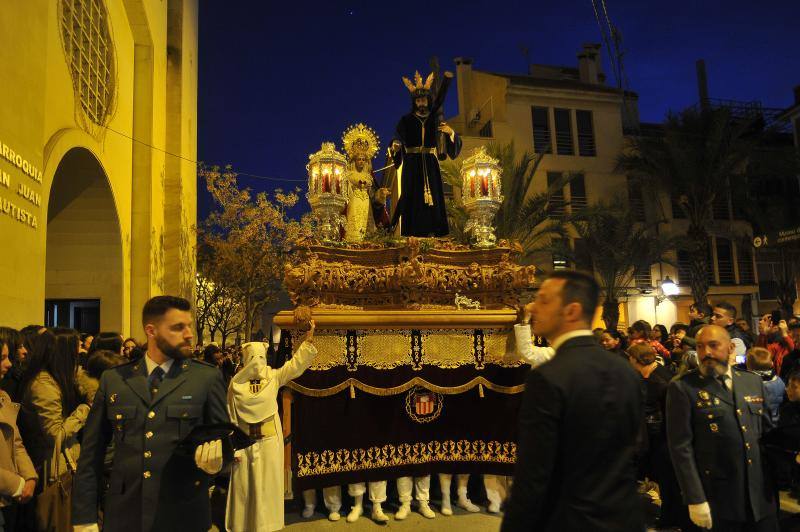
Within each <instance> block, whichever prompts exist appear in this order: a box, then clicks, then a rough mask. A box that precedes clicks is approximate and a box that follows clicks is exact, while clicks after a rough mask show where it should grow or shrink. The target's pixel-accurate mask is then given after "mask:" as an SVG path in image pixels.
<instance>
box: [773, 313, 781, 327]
mask: <svg viewBox="0 0 800 532" xmlns="http://www.w3.org/2000/svg"><path fill="white" fill-rule="evenodd" d="M782 319H783V316H782V315H781V311H780V310H773V311H772V325H774V326H776V327H777V326H778V323H780V321H781V320H782Z"/></svg>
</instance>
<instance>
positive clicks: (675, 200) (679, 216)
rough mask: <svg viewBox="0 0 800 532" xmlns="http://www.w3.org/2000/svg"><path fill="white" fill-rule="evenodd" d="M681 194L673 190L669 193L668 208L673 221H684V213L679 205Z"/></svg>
mask: <svg viewBox="0 0 800 532" xmlns="http://www.w3.org/2000/svg"><path fill="white" fill-rule="evenodd" d="M681 195H682V193H681V192H680V191H675V190H673V191H672V192H670V195H669V199H670V206H671V207H672V217H673V218H674V219H675V220H684V219H685V218H686V213H685V212H684V210H683V207H681V205H680V200H681Z"/></svg>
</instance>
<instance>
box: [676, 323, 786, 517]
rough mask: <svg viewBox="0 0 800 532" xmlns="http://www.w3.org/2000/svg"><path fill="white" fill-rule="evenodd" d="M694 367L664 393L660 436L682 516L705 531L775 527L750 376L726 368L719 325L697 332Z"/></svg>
mask: <svg viewBox="0 0 800 532" xmlns="http://www.w3.org/2000/svg"><path fill="white" fill-rule="evenodd" d="M696 339H697V356H698V359H699V364H700V365H699V368H698V369H697V370H693V371H690V372H689V373H687V374H686V375H684V376H683V377H680V378H679V379H677V380H675V381H673V382H672V383H671V384H670V386H669V389H668V391H667V441H668V444H669V452H670V456H671V457H672V463H673V465H674V467H675V473H676V475H677V477H678V483H679V484H680V487H681V491H682V492H683V498H684V502H685V503H686V504H687V505H688V506H689V517H690V518H691V520H692V522H693V523H694V524H695V525H697V526H698V527H701V528H708V529H711V528H713V530H748V531H749V530H753V531H767V530H770V531H773V530H775V531H776V530H778V523H777V517H776V503H775V499H774V496H773V495H774V493H773V488H772V486H771V485H770V483H769V479H768V478H767V477H766V476H765V473H764V463H763V459H762V455H761V451H760V447H759V440H760V438H761V435H762V434H763V433H764V432H766V430H767V429H768V428H770V421H769V418H768V416H767V410H766V408H765V407H764V406H765V405H764V386H763V384H762V382H761V378H760V377H759V376H758V375H755V374H753V373H749V372H747V371H740V370H737V369H734V368H732V365H733V363H734V357H735V349H736V348H735V346H734V344H733V342H731V337H730V335H729V334H728V332H727V331H726V330H725V329H724V328H723V327H721V326H718V325H708V326H706V327H703V328H702V329H700V331H699V332H698V334H697V338H696Z"/></svg>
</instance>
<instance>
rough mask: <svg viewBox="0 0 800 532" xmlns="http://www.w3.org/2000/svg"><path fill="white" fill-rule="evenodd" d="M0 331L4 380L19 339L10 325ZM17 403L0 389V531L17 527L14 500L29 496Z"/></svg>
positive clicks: (31, 473) (31, 475) (32, 474)
mask: <svg viewBox="0 0 800 532" xmlns="http://www.w3.org/2000/svg"><path fill="white" fill-rule="evenodd" d="M2 329H5V330H3V331H0V379H3V381H5V379H6V378H8V375H9V372H10V370H11V369H12V365H11V357H10V355H11V354H12V353H14V350H15V349H16V344H14V343H13V342H17V341H19V338H18V336H19V335H18V334H11V331H13V333H16V331H15V330H14V329H9V328H8V327H2ZM18 413H19V405H17V404H15V403H13V402H11V398H10V397H9V395H8V394H7V393H6V392H5V391H4V390H0V508H2V512H1V513H0V531H2V530H5V529H7V530H17V521H18V519H17V517H18V513H17V510H18V508H17V507H16V505H15V504H14V503H26V502H28V501H29V500H30V499H31V497H33V490H34V488H35V487H36V479H37V475H36V470H35V469H34V467H33V464H32V463H31V459H30V458H29V457H28V453H27V452H26V451H25V446H24V445H23V444H22V438H21V437H20V434H19V429H18V428H17V414H18Z"/></svg>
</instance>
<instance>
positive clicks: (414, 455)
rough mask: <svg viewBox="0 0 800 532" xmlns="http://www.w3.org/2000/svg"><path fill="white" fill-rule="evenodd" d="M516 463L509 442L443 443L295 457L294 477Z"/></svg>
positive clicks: (515, 447)
mask: <svg viewBox="0 0 800 532" xmlns="http://www.w3.org/2000/svg"><path fill="white" fill-rule="evenodd" d="M516 459H517V445H516V444H515V443H513V442H499V441H488V442H485V441H483V440H473V441H469V440H444V441H441V442H440V441H432V442H427V443H424V442H418V443H403V444H400V445H392V444H386V445H382V446H380V447H377V446H376V447H368V448H366V449H338V450H335V451H334V450H324V451H321V452H308V453H298V454H297V476H298V478H302V477H309V476H317V475H330V474H333V473H349V472H351V471H364V470H368V469H382V468H386V467H400V466H407V465H417V464H429V463H432V462H483V463H494V464H513V463H515V462H516Z"/></svg>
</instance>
